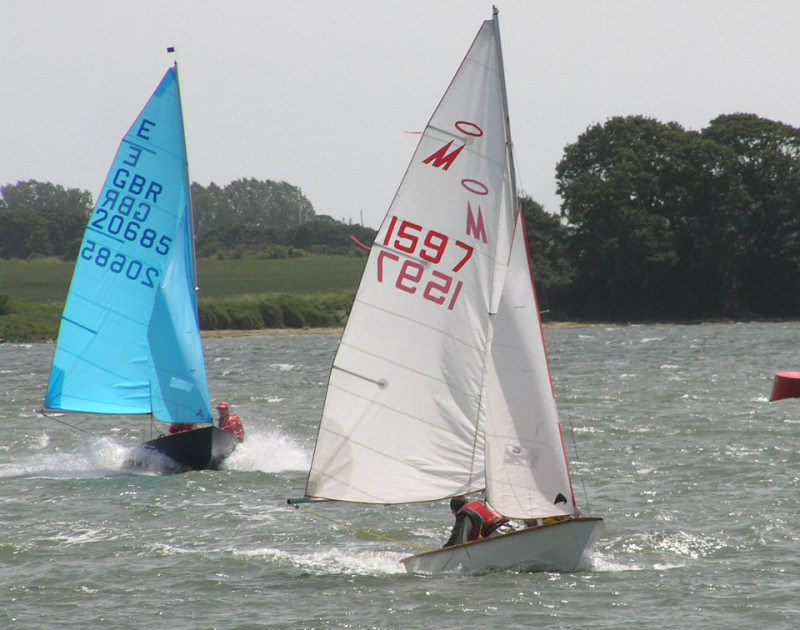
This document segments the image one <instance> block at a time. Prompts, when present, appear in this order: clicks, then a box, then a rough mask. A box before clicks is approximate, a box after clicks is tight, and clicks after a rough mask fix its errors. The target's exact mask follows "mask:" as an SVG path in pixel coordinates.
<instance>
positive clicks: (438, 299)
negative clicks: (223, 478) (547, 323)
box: [306, 10, 602, 573]
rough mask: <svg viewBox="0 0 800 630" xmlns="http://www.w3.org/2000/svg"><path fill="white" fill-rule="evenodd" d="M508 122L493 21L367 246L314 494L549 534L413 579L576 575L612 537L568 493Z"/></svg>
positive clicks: (457, 556)
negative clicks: (465, 507) (461, 503)
mask: <svg viewBox="0 0 800 630" xmlns="http://www.w3.org/2000/svg"><path fill="white" fill-rule="evenodd" d="M507 112H508V108H507V102H506V95H505V82H504V76H503V65H502V54H501V48H500V37H499V30H498V20H497V11H496V10H495V12H494V15H493V19H491V20H487V21H486V22H484V24H483V25H482V27H481V29H480V31H479V32H478V35H477V37H476V39H475V41H474V42H473V44H472V46H471V48H470V49H469V52H468V53H467V56H466V57H465V59H464V61H463V62H462V64H461V66H460V68H459V70H458V72H457V74H456V75H455V77H454V79H453V81H452V82H451V84H450V86H449V88H448V90H447V92H446V93H445V95H444V97H443V98H442V100H441V102H440V104H439V106H438V107H437V109H436V111H435V112H434V114H433V116H432V118H431V120H430V122H429V123H428V125H427V127H426V129H425V131H424V133H423V135H422V138H421V140H420V143H419V146H418V147H417V150H416V152H415V154H414V157H413V159H412V161H411V164H410V165H409V167H408V170H407V172H406V174H405V177H404V179H403V181H402V183H401V185H400V188H399V190H398V192H397V194H396V196H395V199H394V200H393V202H392V205H391V207H390V208H389V211H388V213H387V215H386V217H385V219H384V221H383V224H382V226H381V228H380V231H379V232H378V235H377V237H376V239H375V244H374V245H373V247H372V250H371V252H370V256H369V260H368V262H367V266H366V269H365V272H364V276H363V278H362V281H361V285H360V287H359V290H358V294H357V296H356V300H355V303H354V306H353V309H352V312H351V314H350V317H349V320H348V323H347V327H346V329H345V331H344V333H343V336H342V340H341V343H340V346H339V349H338V351H337V354H336V358H335V360H334V363H333V367H332V369H331V374H330V380H329V384H328V390H327V395H326V400H325V406H324V410H323V414H322V420H321V424H320V428H319V434H318V437H317V442H316V447H315V451H314V457H313V461H312V464H311V470H310V472H309V477H308V482H307V486H306V497H307V498H319V499H328V500H336V501H351V502H360V503H374V504H394V503H410V502H422V501H438V500H442V499H445V498H447V497H452V496H456V495H462V494H467V493H473V492H478V491H481V490H485V493H486V500H487V503H489V504H490V505H491V507H492V508H494V509H495V510H497V511H498V512H500V513H501V514H502V515H504V516H506V517H508V518H511V519H524V520H525V521H527V522H528V523H530V522H532V521H536V520H537V519H538V521H536V522H539V523H540V524H539V525H537V526H534V527H527V528H525V529H521V530H518V531H515V532H512V533H508V534H502V535H496V536H492V537H489V538H485V539H481V540H478V541H475V542H469V543H466V544H461V545H456V546H454V547H448V548H446V549H440V550H436V551H430V552H426V553H422V554H418V555H415V556H411V557H409V558H405V559H404V560H403V564H404V565H405V567H406V569H407V570H408V571H409V572H425V573H438V572H443V571H455V572H463V573H482V572H486V571H493V570H526V571H536V570H563V571H571V570H575V569H576V568H578V567H580V566H581V565H582V563H584V562H586V560H587V556H588V553H589V550H590V548H591V545H592V543H593V542H594V540H595V539H596V538H597V537H598V536H599V535H600V532H601V530H602V520H601V519H599V518H582V517H580V512H579V510H578V507H577V505H576V503H575V497H574V493H573V491H572V483H571V479H570V474H569V468H568V462H567V459H566V453H565V450H564V445H563V440H562V436H561V432H560V427H559V421H558V413H557V409H556V404H555V398H554V392H553V388H552V384H551V378H550V372H549V367H548V361H547V356H546V350H545V344H544V337H543V333H542V329H541V323H540V320H539V312H538V307H537V304H536V298H535V294H534V290H533V282H532V276H531V273H530V266H529V260H528V254H527V245H526V243H525V236H524V227H523V224H522V217H521V212H520V208H519V204H518V201H517V195H516V185H515V175H514V166H513V159H512V150H511V139H510V133H509V125H508V113H507ZM445 514H446V512H444V511H443V517H444V516H445Z"/></svg>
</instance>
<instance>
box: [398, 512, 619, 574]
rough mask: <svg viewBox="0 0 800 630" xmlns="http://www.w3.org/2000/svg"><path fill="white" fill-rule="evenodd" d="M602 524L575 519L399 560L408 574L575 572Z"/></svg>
mask: <svg viewBox="0 0 800 630" xmlns="http://www.w3.org/2000/svg"><path fill="white" fill-rule="evenodd" d="M603 527H604V526H603V519H601V518H575V519H570V520H566V521H559V522H557V523H551V524H547V525H539V526H536V527H529V528H527V529H521V530H517V531H514V532H510V533H508V534H501V535H500V536H492V537H489V538H483V539H481V540H476V541H474V542H469V543H464V544H463V545H455V546H454V547H447V548H444V549H437V550H436V551H428V552H425V553H420V554H417V555H414V556H409V557H408V558H403V560H401V562H402V563H403V564H404V565H405V568H406V571H408V572H409V573H430V574H435V573H460V574H466V575H475V574H481V573H491V572H496V571H510V570H513V571H523V572H536V571H575V570H577V569H578V568H580V567H582V566H584V565H586V564H588V560H589V552H590V551H591V548H592V545H593V544H594V542H595V541H596V540H597V538H598V537H599V536H600V534H602V532H603Z"/></svg>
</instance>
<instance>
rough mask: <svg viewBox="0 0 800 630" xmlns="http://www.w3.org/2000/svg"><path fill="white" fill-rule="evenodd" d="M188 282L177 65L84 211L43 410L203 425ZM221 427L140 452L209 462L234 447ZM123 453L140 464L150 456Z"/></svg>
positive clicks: (204, 391)
mask: <svg viewBox="0 0 800 630" xmlns="http://www.w3.org/2000/svg"><path fill="white" fill-rule="evenodd" d="M195 286H196V282H195V260H194V238H193V230H192V213H191V203H190V195H189V174H188V168H187V161H186V145H185V137H184V128H183V114H182V109H181V99H180V89H179V85H178V69H177V64H176V65H175V66H173V67H172V68H170V69H169V70H167V72H166V74H165V75H164V77H163V79H162V80H161V82H160V83H159V85H158V87H157V88H156V91H155V92H154V93H153V95H152V97H151V98H150V99H149V100H148V102H147V104H146V105H145V107H144V109H143V110H142V112H141V114H139V116H138V117H137V119H136V121H135V122H134V123H133V125H132V126H131V128H130V129H129V130H128V132H127V134H126V135H125V136H124V138H123V139H122V142H121V144H120V147H119V150H118V151H117V154H116V157H115V158H114V161H113V163H112V165H111V169H110V171H109V174H108V177H107V178H106V181H105V184H104V186H103V189H102V191H101V192H100V196H99V198H98V202H97V205H96V207H95V208H94V210H93V212H92V215H91V217H90V219H89V223H88V225H87V227H86V231H85V233H84V237H83V242H82V243H81V248H80V254H79V256H78V259H77V262H76V265H75V271H74V274H73V277H72V282H71V284H70V289H69V294H68V296H67V301H66V305H65V307H64V312H63V315H62V318H61V326H60V329H59V333H58V342H57V345H56V351H55V355H54V358H53V366H52V370H51V372H50V381H49V385H48V388H47V394H46V397H45V409H48V410H60V411H72V412H79V413H97V414H119V415H136V414H148V415H150V416H151V417H152V418H154V419H155V420H157V421H159V422H161V423H165V424H164V425H163V426H164V427H165V428H166V426H167V424H172V423H182V424H184V423H189V424H211V422H212V421H213V416H212V413H211V401H210V398H209V394H208V380H207V378H206V369H205V360H204V357H203V348H202V344H201V339H200V326H199V321H198V316H197V298H196V295H195ZM219 433H223V432H222V431H220V430H219V429H216V428H213V427H207V428H206V429H200V430H197V431H187V432H184V433H176V434H174V435H169V436H164V437H161V438H157V439H155V440H152V441H150V442H147V443H145V444H144V445H142V447H140V448H141V449H143V450H144V451H149V452H151V453H152V452H158V453H160V454H161V455H162V456H164V457H167V458H169V460H170V463H171V464H174V466H173V468H174V469H176V470H185V469H197V468H209V467H217V466H219V464H220V463H221V462H222V461H224V459H225V458H226V457H227V456H228V455H230V453H231V452H232V451H233V449H234V448H235V446H236V440H235V439H227V437H223V436H220V435H219ZM231 438H232V436H231ZM145 454H148V453H145ZM129 459H130V461H131V462H133V465H134V467H137V468H140V469H142V468H147V462H148V460H147V458H137V456H136V455H135V454H131V457H130V458H129Z"/></svg>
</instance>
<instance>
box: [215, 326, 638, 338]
mask: <svg viewBox="0 0 800 630" xmlns="http://www.w3.org/2000/svg"><path fill="white" fill-rule="evenodd" d="M627 325H629V324H609V323H602V324H597V323H583V322H550V323H546V324H543V325H542V326H543V327H544V328H597V327H599V326H627ZM343 332H344V326H338V327H335V328H254V329H248V330H238V329H226V330H201V331H200V335H201V336H202V337H209V338H214V337H253V336H256V335H341V334H342V333H343Z"/></svg>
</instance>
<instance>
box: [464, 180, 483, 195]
mask: <svg viewBox="0 0 800 630" xmlns="http://www.w3.org/2000/svg"><path fill="white" fill-rule="evenodd" d="M461 185H462V186H463V187H464V188H466V189H467V190H468V191H470V192H471V193H475V194H476V195H488V194H489V188H487V186H486V184H482V183H481V182H479V181H478V180H477V179H462V180H461Z"/></svg>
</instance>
